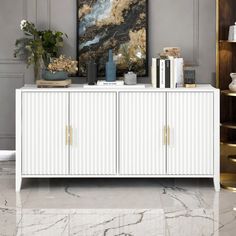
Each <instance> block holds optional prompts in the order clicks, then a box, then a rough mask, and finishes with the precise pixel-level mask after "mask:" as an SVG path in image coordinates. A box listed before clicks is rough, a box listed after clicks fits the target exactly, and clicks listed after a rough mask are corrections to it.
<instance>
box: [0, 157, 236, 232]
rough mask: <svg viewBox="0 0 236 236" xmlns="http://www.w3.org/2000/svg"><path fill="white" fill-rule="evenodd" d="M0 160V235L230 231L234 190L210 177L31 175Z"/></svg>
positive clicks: (235, 224) (234, 223)
mask: <svg viewBox="0 0 236 236" xmlns="http://www.w3.org/2000/svg"><path fill="white" fill-rule="evenodd" d="M14 165H15V163H14V161H8V162H7V161H5V162H0V235H1V236H8V235H27V236H28V235H29V236H31V235H40V236H41V235H42V236H47V235H50V236H57V235H78V236H118V235H119V236H159V235H160V236H163V235H167V236H203V235H205V236H208V235H220V236H221V235H225V236H235V235H236V194H235V193H231V192H228V191H226V190H222V191H221V192H220V193H216V192H215V191H214V188H213V183H212V180H210V179H201V180H200V179H50V180H49V179H31V180H24V181H23V186H22V191H21V192H20V193H18V194H16V193H15V191H14V187H15V183H14V181H15V176H14V168H15V167H14Z"/></svg>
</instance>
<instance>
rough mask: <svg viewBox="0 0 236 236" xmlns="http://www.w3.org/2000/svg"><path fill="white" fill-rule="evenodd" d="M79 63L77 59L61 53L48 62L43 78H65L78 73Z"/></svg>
mask: <svg viewBox="0 0 236 236" xmlns="http://www.w3.org/2000/svg"><path fill="white" fill-rule="evenodd" d="M77 64H78V62H77V61H74V60H72V59H71V58H67V57H65V56H63V55H61V56H60V57H59V58H55V59H53V60H52V62H51V63H49V64H48V66H47V68H46V70H44V71H43V78H44V79H45V80H65V79H67V78H68V75H73V74H76V73H77V71H78V67H77Z"/></svg>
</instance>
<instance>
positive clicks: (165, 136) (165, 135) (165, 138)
mask: <svg viewBox="0 0 236 236" xmlns="http://www.w3.org/2000/svg"><path fill="white" fill-rule="evenodd" d="M163 144H164V145H166V144H167V128H166V126H164V128H163Z"/></svg>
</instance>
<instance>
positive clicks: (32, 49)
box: [14, 20, 67, 80]
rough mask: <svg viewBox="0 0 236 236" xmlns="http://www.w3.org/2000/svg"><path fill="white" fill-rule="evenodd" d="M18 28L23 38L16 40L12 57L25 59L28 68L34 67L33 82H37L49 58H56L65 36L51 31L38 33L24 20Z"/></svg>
mask: <svg viewBox="0 0 236 236" xmlns="http://www.w3.org/2000/svg"><path fill="white" fill-rule="evenodd" d="M20 28H21V30H22V31H23V33H24V35H25V37H23V38H20V39H17V40H16V43H15V46H16V49H15V52H14V56H15V57H20V58H22V59H25V60H26V61H27V65H28V66H30V65H34V75H35V80H38V79H40V78H41V69H42V68H44V67H45V66H47V65H48V64H49V60H50V58H51V57H56V56H58V55H57V54H58V51H59V48H61V47H63V35H65V36H66V37H67V35H66V34H63V33H62V32H53V31H51V30H46V31H39V30H37V29H36V27H35V25H34V24H33V23H31V22H29V21H26V20H22V21H21V24H20Z"/></svg>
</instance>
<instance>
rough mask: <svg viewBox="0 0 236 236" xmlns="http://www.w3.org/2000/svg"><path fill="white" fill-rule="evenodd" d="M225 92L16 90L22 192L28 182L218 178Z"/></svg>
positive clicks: (18, 172)
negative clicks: (221, 96)
mask: <svg viewBox="0 0 236 236" xmlns="http://www.w3.org/2000/svg"><path fill="white" fill-rule="evenodd" d="M219 124H220V123H219V90H218V89H215V88H213V87H211V86H210V85H198V86H197V88H192V89H186V88H177V89H154V88H151V87H150V86H146V88H143V89H140V88H135V87H132V86H131V87H129V86H127V87H120V88H113V87H112V88H104V89H103V88H102V89H101V88H96V87H91V88H83V86H82V85H73V86H72V87H70V88H65V89H59V88H58V89H56V88H55V89H38V88H36V86H34V85H28V86H25V87H23V88H21V89H17V90H16V191H20V189H21V183H22V179H23V178H51V177H53V178H57V177H58V178H72V177H75V178H80V177H81V178H82V177H88V178H96V177H103V178H106V177H112V178H114V177H118V178H129V177H137V178H145V177H155V178H158V177H159V178H163V177H165V178H168V177H169V178H178V177H181V178H193V177H194V178H213V179H214V186H215V190H216V191H219V190H220V184H219V145H220V142H219V128H220V125H219Z"/></svg>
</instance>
